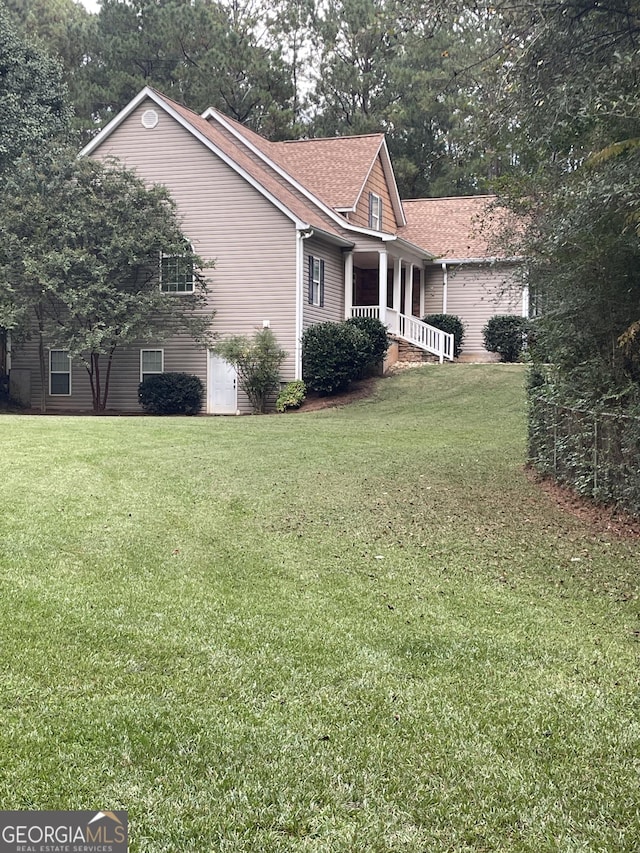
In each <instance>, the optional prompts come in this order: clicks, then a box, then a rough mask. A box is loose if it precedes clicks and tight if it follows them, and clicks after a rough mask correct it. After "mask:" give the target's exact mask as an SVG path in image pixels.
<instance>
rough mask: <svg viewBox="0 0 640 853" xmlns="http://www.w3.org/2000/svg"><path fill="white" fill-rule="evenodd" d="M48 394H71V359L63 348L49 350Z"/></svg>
mask: <svg viewBox="0 0 640 853" xmlns="http://www.w3.org/2000/svg"><path fill="white" fill-rule="evenodd" d="M49 394H50V395H51V396H52V397H68V396H69V395H70V394H71V360H70V358H69V353H68V352H67V350H65V349H52V350H49Z"/></svg>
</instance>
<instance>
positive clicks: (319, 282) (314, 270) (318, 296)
mask: <svg viewBox="0 0 640 853" xmlns="http://www.w3.org/2000/svg"><path fill="white" fill-rule="evenodd" d="M309 305H317V306H319V307H320V308H322V307H323V305H324V261H322V260H320V258H314V257H313V256H312V255H309Z"/></svg>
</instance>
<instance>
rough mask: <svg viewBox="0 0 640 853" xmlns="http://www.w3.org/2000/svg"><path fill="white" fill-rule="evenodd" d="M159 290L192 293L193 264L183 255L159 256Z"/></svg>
mask: <svg viewBox="0 0 640 853" xmlns="http://www.w3.org/2000/svg"><path fill="white" fill-rule="evenodd" d="M160 290H161V291H162V292H163V293H193V264H192V263H191V260H190V259H189V258H187V257H185V255H161V256H160Z"/></svg>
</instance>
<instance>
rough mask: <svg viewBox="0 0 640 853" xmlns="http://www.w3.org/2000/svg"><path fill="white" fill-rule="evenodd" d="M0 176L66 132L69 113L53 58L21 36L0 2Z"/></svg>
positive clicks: (59, 70) (0, 1)
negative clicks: (31, 150)
mask: <svg viewBox="0 0 640 853" xmlns="http://www.w3.org/2000/svg"><path fill="white" fill-rule="evenodd" d="M0 115H1V116H2V121H1V122H0V175H1V174H2V173H3V172H4V171H6V170H7V169H8V168H9V167H10V166H11V164H12V163H13V161H14V160H15V159H16V158H17V157H18V156H19V155H20V154H21V152H22V151H23V150H24V149H25V148H27V147H28V146H31V145H37V144H38V142H39V141H41V140H46V139H51V138H53V137H55V136H56V135H59V134H61V133H63V132H64V131H66V129H67V127H68V122H69V118H70V111H69V108H68V106H67V104H66V101H65V87H64V85H63V83H62V70H61V68H60V65H59V64H58V62H57V61H56V60H55V59H52V58H51V57H49V56H47V55H46V53H44V51H42V50H41V49H40V48H39V47H37V46H36V45H35V44H33V43H32V42H31V41H29V40H27V39H26V38H24V37H22V36H21V35H20V34H19V33H18V31H17V29H16V27H15V25H14V22H13V20H12V18H11V16H10V15H9V13H8V11H7V9H6V8H5V6H4V5H3V3H2V0H0Z"/></svg>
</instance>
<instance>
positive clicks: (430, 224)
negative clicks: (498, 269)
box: [399, 195, 506, 261]
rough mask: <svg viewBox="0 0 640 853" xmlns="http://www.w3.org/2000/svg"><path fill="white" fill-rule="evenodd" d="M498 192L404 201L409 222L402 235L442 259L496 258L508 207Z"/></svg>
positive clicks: (401, 232) (401, 231) (402, 230)
mask: <svg viewBox="0 0 640 853" xmlns="http://www.w3.org/2000/svg"><path fill="white" fill-rule="evenodd" d="M495 202H496V196H493V195H476V196H454V197H449V198H419V199H411V200H409V201H404V202H403V205H404V209H405V215H406V217H407V225H406V226H405V227H404V228H402V229H401V230H400V232H399V233H400V235H401V236H402V237H403V238H404V239H406V240H409V241H410V242H411V243H417V244H418V245H419V246H428V247H429V250H430V251H431V252H433V254H434V255H435V256H436V258H441V259H442V260H460V261H463V260H466V261H470V260H490V259H495V255H496V246H495V243H496V240H497V237H498V234H499V231H500V227H501V225H502V224H503V223H504V222H505V216H506V211H504V209H501V208H499V207H497V208H496V207H495Z"/></svg>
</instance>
